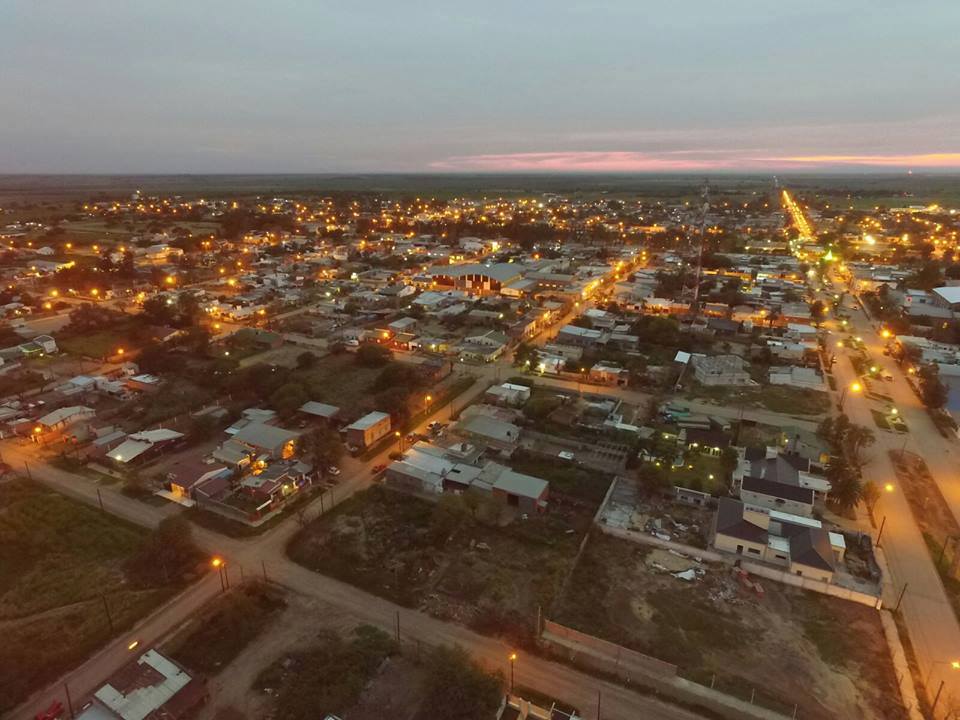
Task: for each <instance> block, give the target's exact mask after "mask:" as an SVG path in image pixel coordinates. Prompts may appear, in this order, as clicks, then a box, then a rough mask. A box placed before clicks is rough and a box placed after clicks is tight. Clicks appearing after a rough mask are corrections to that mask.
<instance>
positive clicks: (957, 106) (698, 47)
mask: <svg viewBox="0 0 960 720" xmlns="http://www.w3.org/2000/svg"><path fill="white" fill-rule="evenodd" d="M958 28H960V2H957V1H956V0H932V1H931V0H910V1H903V2H900V1H897V2H893V1H888V0H870V1H869V2H861V1H860V0H805V1H804V2H796V3H770V2H765V1H763V0H749V1H748V0H723V1H722V2H719V1H718V0H687V1H686V2H672V3H666V2H652V1H651V0H622V1H621V0H597V1H595V2H590V1H589V0H582V1H580V2H575V1H574V2H566V1H565V0H552V1H550V0H511V1H500V0H484V1H483V2H477V1H476V0H474V1H472V2H469V3H468V2H460V1H459V0H446V1H444V2H434V1H433V0H423V1H419V0H404V1H402V2H399V1H397V0H390V1H381V0H352V1H351V2H344V1H343V0H339V1H338V2H325V1H323V0H302V2H288V1H287V0H270V1H269V2H262V1H258V2H247V1H246V0H230V1H229V2H227V1H221V0H199V1H198V0H193V2H181V1H180V0H164V2H149V3H148V2H133V3H130V2H122V0H110V1H106V0H85V1H84V2H76V0H43V2H38V1H37V0H0V98H2V102H0V173H321V172H365V173H366V172H512V171H516V172H651V171H652V172H671V171H676V172H685V171H697V172H701V171H702V172H710V171H724V172H729V171H763V172H767V171H770V172H777V171H781V172H782V171H789V170H804V171H815V170H827V171H829V170H845V171H851V170H853V171H859V170H885V171H896V172H900V171H903V172H907V171H911V170H952V169H960V91H958V88H960V31H958Z"/></svg>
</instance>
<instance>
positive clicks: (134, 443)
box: [107, 428, 184, 465]
mask: <svg viewBox="0 0 960 720" xmlns="http://www.w3.org/2000/svg"><path fill="white" fill-rule="evenodd" d="M183 437H184V435H183V433H181V432H177V431H176V430H168V429H166V428H158V429H157V430H143V431H141V432H138V433H133V434H131V435H128V436H127V439H126V440H124V441H123V442H122V443H120V444H119V445H117V446H116V447H115V448H113V450H111V451H110V452H108V453H107V457H108V458H110V459H111V460H113V461H114V462H115V463H118V464H120V465H129V464H131V463H135V462H136V463H140V462H146V461H147V460H149V459H150V458H152V457H155V456H157V455H159V454H160V453H162V452H163V451H164V450H168V449H170V448H171V447H173V446H175V445H177V444H178V443H180V441H182V440H183Z"/></svg>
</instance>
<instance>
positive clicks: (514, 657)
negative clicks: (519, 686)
mask: <svg viewBox="0 0 960 720" xmlns="http://www.w3.org/2000/svg"><path fill="white" fill-rule="evenodd" d="M516 662H517V654H516V653H515V652H512V653H510V694H511V695H513V666H514V665H515V664H516Z"/></svg>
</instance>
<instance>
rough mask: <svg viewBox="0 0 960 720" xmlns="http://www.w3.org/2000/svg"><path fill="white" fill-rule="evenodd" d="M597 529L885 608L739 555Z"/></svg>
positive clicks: (866, 595) (632, 532)
mask: <svg viewBox="0 0 960 720" xmlns="http://www.w3.org/2000/svg"><path fill="white" fill-rule="evenodd" d="M597 527H599V528H600V530H601V532H604V533H606V534H607V535H612V536H614V537H618V538H621V539H623V540H629V541H630V542H635V543H640V544H642V545H653V546H655V547H660V548H664V549H665V550H677V551H679V552H682V553H686V554H687V555H691V556H693V557H698V558H702V559H704V560H712V561H714V562H722V563H726V564H727V565H733V564H734V563H735V562H737V561H738V560H739V561H740V567H742V568H743V569H744V570H746V571H747V572H749V573H751V574H753V575H757V576H759V577H763V578H767V579H768V580H775V581H777V582H781V583H783V584H785V585H792V586H794V587H798V588H803V589H804V590H812V591H813V592H818V593H821V594H822V595H830V596H831V597H837V598H841V599H843V600H850V601H851V602H855V603H859V604H860V605H867V606H868V607H872V608H876V609H877V610H879V609H880V607H881V606H882V600H881V599H880V597H879V596H878V595H871V594H870V593H866V592H861V591H860V590H854V589H852V588H846V587H842V586H840V585H836V584H834V583H829V582H824V581H822V580H811V579H810V578H805V577H801V576H799V575H791V574H790V573H788V572H784V571H783V570H778V569H777V568H773V567H769V566H767V565H759V564H757V563H753V562H750V561H749V560H745V559H744V558H743V557H742V556H739V555H729V554H727V553H718V552H716V551H714V550H703V549H701V548H695V547H691V546H690V545H683V544H681V543H677V542H673V541H670V540H661V539H660V538H658V537H654V536H653V535H648V534H646V533H642V532H638V531H636V530H626V529H624V528H618V527H611V526H610V525H598V526H597ZM878 592H879V591H878Z"/></svg>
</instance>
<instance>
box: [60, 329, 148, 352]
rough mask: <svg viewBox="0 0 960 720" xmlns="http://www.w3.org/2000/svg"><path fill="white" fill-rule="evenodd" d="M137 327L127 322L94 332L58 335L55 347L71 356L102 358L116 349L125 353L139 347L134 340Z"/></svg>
mask: <svg viewBox="0 0 960 720" xmlns="http://www.w3.org/2000/svg"><path fill="white" fill-rule="evenodd" d="M137 327H138V323H137V322H136V321H135V320H127V321H124V322H120V323H117V324H116V325H114V326H113V327H109V328H105V329H103V330H98V331H96V332H85V333H75V334H71V333H59V334H58V335H57V345H58V346H59V347H60V349H61V350H62V351H64V352H66V353H70V354H71V355H78V356H81V357H90V358H98V359H99V358H104V357H108V356H110V355H113V354H115V353H116V352H117V349H118V348H124V350H126V351H129V350H131V349H133V348H136V347H137V346H138V345H139V343H137V342H136V341H135V340H134V336H135V330H136V328H137Z"/></svg>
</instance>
